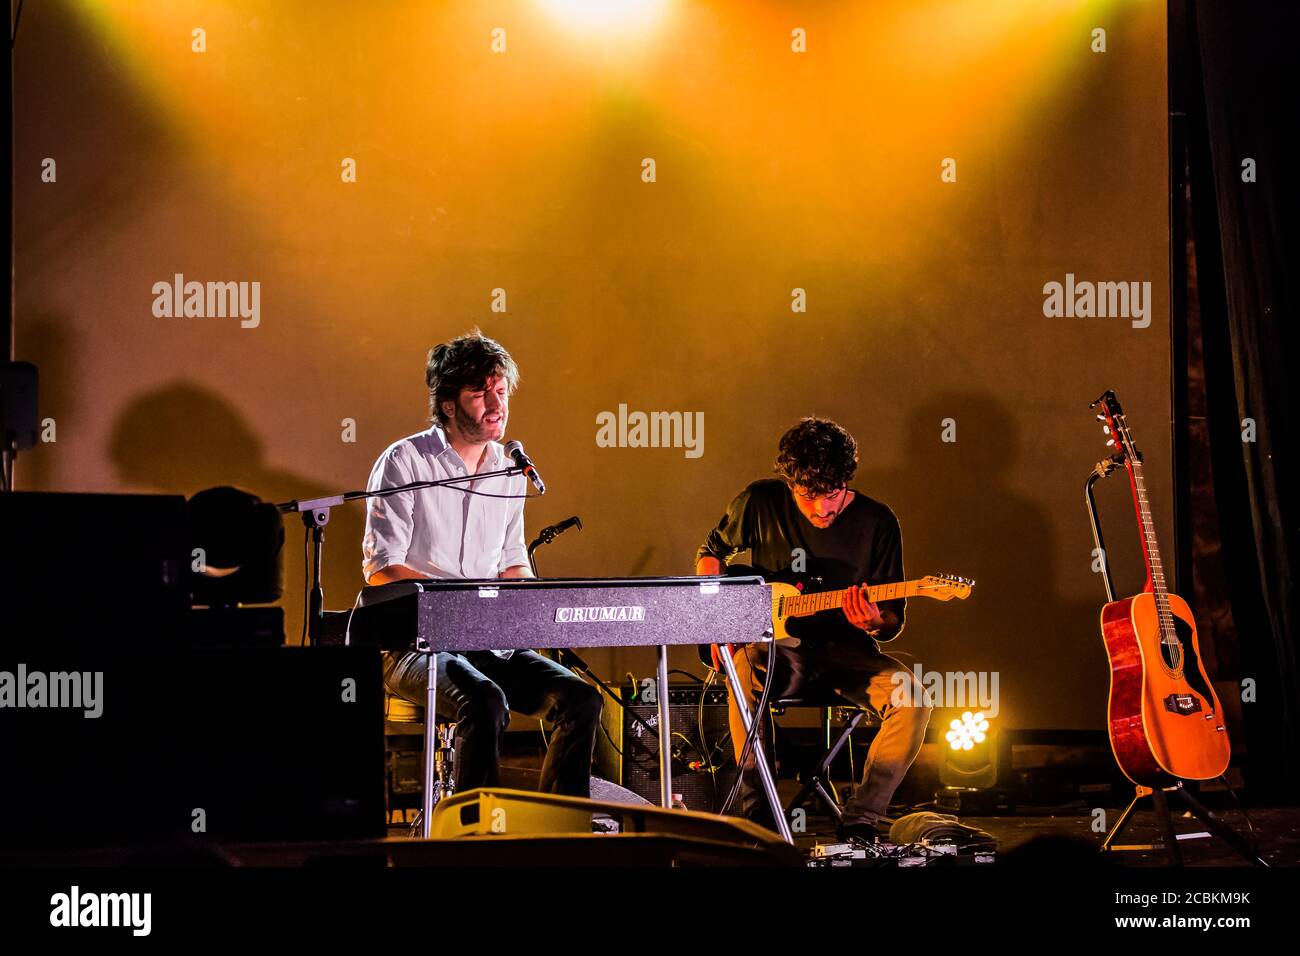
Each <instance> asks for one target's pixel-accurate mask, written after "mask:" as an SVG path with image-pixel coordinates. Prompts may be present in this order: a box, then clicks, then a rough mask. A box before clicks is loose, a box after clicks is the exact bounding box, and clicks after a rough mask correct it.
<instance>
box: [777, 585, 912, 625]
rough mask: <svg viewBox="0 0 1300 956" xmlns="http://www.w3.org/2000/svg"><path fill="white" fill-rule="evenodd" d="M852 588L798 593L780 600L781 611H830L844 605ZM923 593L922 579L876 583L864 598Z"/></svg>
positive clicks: (875, 599)
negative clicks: (846, 596) (894, 582)
mask: <svg viewBox="0 0 1300 956" xmlns="http://www.w3.org/2000/svg"><path fill="white" fill-rule="evenodd" d="M852 590H855V589H854V588H842V589H841V590H839V591H818V592H817V593H815V594H798V595H794V596H791V597H786V598H784V599H783V600H782V607H781V612H782V614H783V615H784V616H785V617H806V616H807V615H809V614H819V613H821V612H822V611H832V610H834V609H835V608H839V607H843V606H844V595H846V594H847V593H848V592H849V591H852ZM924 593H925V585H924V582H922V581H899V582H898V583H896V584H876V585H872V586H870V587H868V588H867V590H866V598H867V600H868V601H870V602H871V603H872V604H876V603H878V602H880V601H897V600H899V599H901V598H911V597H920V596H922V595H924Z"/></svg>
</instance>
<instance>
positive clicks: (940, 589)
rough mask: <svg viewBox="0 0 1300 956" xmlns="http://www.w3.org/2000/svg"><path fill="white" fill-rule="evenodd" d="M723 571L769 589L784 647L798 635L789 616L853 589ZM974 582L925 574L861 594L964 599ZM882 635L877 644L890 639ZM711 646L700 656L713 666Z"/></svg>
mask: <svg viewBox="0 0 1300 956" xmlns="http://www.w3.org/2000/svg"><path fill="white" fill-rule="evenodd" d="M726 573H727V574H729V575H733V574H761V575H762V576H763V579H764V580H765V581H766V582H767V586H768V589H769V590H770V591H771V592H772V636H773V638H774V639H775V640H778V641H784V642H785V645H786V646H787V647H798V646H799V638H797V637H795V636H794V635H793V634H791V633H790V632H789V630H788V629H787V628H786V623H787V622H788V621H790V620H791V619H793V618H799V617H810V616H812V615H813V614H820V613H821V612H822V611H831V610H835V609H837V608H842V607H843V606H844V595H846V594H848V592H849V591H853V590H857V589H856V588H841V589H840V590H838V591H818V590H815V588H816V587H817V586H818V585H819V583H820V579H819V578H815V577H811V576H806V575H798V574H794V573H792V572H787V571H777V572H773V571H765V570H763V569H762V568H750V567H746V566H744V565H740V564H733V565H729V566H728V567H727V571H726ZM973 587H975V582H974V581H971V580H968V579H967V578H959V577H953V576H950V575H927V576H926V577H923V578H918V579H916V580H915V581H899V582H898V583H896V584H876V585H869V586H868V587H867V589H866V592H865V593H864V595H863V596H864V597H865V598H866V599H867V600H868V601H870V602H871V603H872V604H876V603H878V602H880V601H896V600H899V599H902V598H914V597H927V598H933V599H934V600H936V601H951V600H952V599H953V598H957V599H959V600H963V601H964V600H965V599H966V598H968V597H970V592H971V589H972V588H973ZM892 640H893V638H892V637H890V638H886V639H885V640H882V641H877V643H880V644H884V643H885V642H886V641H892ZM712 648H713V645H709V644H706V645H702V646H701V648H700V659H701V660H702V661H704V663H705V664H707V665H710V666H713V664H714V663H715V662H714V661H713V659H712V656H711V652H712Z"/></svg>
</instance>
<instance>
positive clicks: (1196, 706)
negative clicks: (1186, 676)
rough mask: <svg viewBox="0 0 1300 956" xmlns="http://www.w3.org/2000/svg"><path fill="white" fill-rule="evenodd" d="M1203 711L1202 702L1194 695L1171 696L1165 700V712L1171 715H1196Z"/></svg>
mask: <svg viewBox="0 0 1300 956" xmlns="http://www.w3.org/2000/svg"><path fill="white" fill-rule="evenodd" d="M1200 709H1201V700H1200V698H1199V697H1196V696H1195V695H1193V694H1170V695H1169V696H1168V697H1166V698H1165V710H1167V711H1169V712H1170V713H1171V714H1195V713H1197V712H1198V711H1199V710H1200Z"/></svg>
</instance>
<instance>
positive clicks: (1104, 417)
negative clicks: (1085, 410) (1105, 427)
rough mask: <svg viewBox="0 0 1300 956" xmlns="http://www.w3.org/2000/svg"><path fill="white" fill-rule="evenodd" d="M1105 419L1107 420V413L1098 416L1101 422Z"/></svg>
mask: <svg viewBox="0 0 1300 956" xmlns="http://www.w3.org/2000/svg"><path fill="white" fill-rule="evenodd" d="M1105 420H1106V416H1105V415H1098V416H1097V421H1099V422H1104V421H1105Z"/></svg>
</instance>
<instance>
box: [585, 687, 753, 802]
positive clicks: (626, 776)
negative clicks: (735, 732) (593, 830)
mask: <svg viewBox="0 0 1300 956" xmlns="http://www.w3.org/2000/svg"><path fill="white" fill-rule="evenodd" d="M653 694H654V685H653V683H651V684H649V685H644V686H643V687H641V688H639V689H637V690H635V691H634V690H632V689H631V688H628V687H624V688H622V689H621V693H620V698H621V700H622V704H623V706H621V707H616V706H613V705H611V704H610V702H609V701H608V700H606V702H605V709H604V712H603V713H602V714H601V718H600V719H601V725H602V732H601V733H600V734H599V735H598V736H597V737H596V773H597V774H598V775H599V776H601V777H604V778H605V779H607V780H613V781H615V782H616V783H619V784H620V785H622V786H624V787H626V788H627V789H628V790H631V791H632V792H633V793H635V794H637V795H638V796H641V797H644V798H645V799H647V800H649V801H650V802H651V803H655V804H657V803H658V802H659V705H658V702H657V701H656V700H655V699H654V698H653V696H647V695H653ZM702 694H703V696H704V700H703V707H701V700H700V698H701V695H702ZM634 714H635V715H636V716H637V717H640V718H641V720H642V721H644V722H645V725H646V726H643V725H642V724H641V723H639V722H638V721H636V720H635V719H634V718H633V715H634ZM668 714H669V719H670V720H671V723H672V733H673V738H672V739H673V763H672V770H673V792H674V793H677V794H680V795H681V797H682V803H684V804H685V805H686V808H687V809H688V810H702V811H704V812H707V813H716V812H718V810H720V809H721V808H722V803H723V801H725V800H726V799H727V794H728V793H729V792H730V790H731V786H732V784H733V783H734V782H735V780H736V759H735V752H734V750H733V748H732V745H731V734H730V730H729V728H728V726H727V689H726V687H725V686H723V685H721V684H717V683H715V684H713V685H711V686H710V687H709V689H708V690H707V691H704V688H703V685H701V684H686V683H676V684H670V685H669V688H668Z"/></svg>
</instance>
